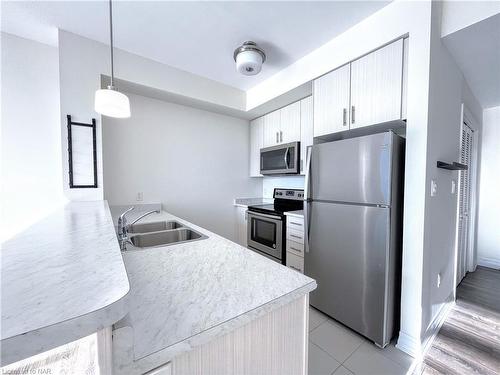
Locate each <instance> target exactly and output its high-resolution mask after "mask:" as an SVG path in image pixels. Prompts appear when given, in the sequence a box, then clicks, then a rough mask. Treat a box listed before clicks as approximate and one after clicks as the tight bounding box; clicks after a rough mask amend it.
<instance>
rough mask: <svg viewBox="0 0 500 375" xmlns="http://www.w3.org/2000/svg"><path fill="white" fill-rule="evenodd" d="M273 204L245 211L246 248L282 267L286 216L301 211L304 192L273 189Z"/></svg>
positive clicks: (257, 206)
mask: <svg viewBox="0 0 500 375" xmlns="http://www.w3.org/2000/svg"><path fill="white" fill-rule="evenodd" d="M273 197H274V203H273V204H264V205H255V206H249V207H248V224H247V225H248V230H247V244H248V247H249V248H251V249H252V250H255V251H257V252H258V253H260V254H262V255H264V256H266V257H268V258H270V259H272V260H274V261H276V262H279V263H282V264H285V261H286V259H285V246H284V244H285V238H286V233H285V231H286V222H285V212H287V211H295V210H301V209H302V208H303V203H304V202H303V200H304V190H302V189H278V188H276V189H274V193H273Z"/></svg>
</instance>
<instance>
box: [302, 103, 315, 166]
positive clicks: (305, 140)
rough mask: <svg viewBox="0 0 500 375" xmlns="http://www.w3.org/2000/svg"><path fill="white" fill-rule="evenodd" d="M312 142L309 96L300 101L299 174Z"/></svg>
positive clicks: (311, 115)
mask: <svg viewBox="0 0 500 375" xmlns="http://www.w3.org/2000/svg"><path fill="white" fill-rule="evenodd" d="M312 144H313V99H312V96H309V97H307V98H305V99H302V100H301V101H300V174H304V169H305V167H306V160H307V148H308V147H309V146H312Z"/></svg>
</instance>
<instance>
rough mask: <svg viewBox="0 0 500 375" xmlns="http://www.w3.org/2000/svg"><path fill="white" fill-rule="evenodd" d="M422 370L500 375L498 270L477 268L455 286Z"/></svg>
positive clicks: (438, 372) (428, 372) (439, 372)
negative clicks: (451, 304)
mask: <svg viewBox="0 0 500 375" xmlns="http://www.w3.org/2000/svg"><path fill="white" fill-rule="evenodd" d="M422 373H423V374H427V375H431V374H436V375H438V374H439V375H441V374H450V375H451V374H460V375H461V374H464V375H465V374H467V375H468V374H477V375H483V374H484V375H498V374H500V271H499V270H492V269H489V268H484V267H478V268H477V270H476V271H475V272H472V273H468V274H467V276H466V277H465V278H464V279H463V280H462V282H461V283H460V285H459V286H458V289H457V300H456V304H455V306H454V308H453V309H452V311H451V312H450V313H449V315H448V317H447V318H446V321H445V323H444V324H443V326H442V328H441V330H440V331H439V334H438V336H437V337H436V339H435V340H434V342H433V344H432V347H431V348H430V349H429V351H428V353H427V354H426V356H425V359H424V364H423V366H422Z"/></svg>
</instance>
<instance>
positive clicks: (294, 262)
mask: <svg viewBox="0 0 500 375" xmlns="http://www.w3.org/2000/svg"><path fill="white" fill-rule="evenodd" d="M286 266H287V267H289V268H292V269H294V270H295V271H298V272H300V273H304V258H301V257H299V256H297V255H295V254H294V253H290V252H287V253H286Z"/></svg>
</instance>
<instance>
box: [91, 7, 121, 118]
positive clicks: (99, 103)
mask: <svg viewBox="0 0 500 375" xmlns="http://www.w3.org/2000/svg"><path fill="white" fill-rule="evenodd" d="M109 34H110V40H111V84H110V85H109V86H108V88H107V89H100V90H97V91H96V92H95V101H94V108H95V111H96V112H97V113H100V114H101V115H104V116H109V117H118V118H126V117H130V102H129V100H128V97H127V96H126V95H125V94H122V93H121V92H119V91H117V90H116V89H115V86H114V78H115V76H114V67H113V6H112V4H111V0H109Z"/></svg>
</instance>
